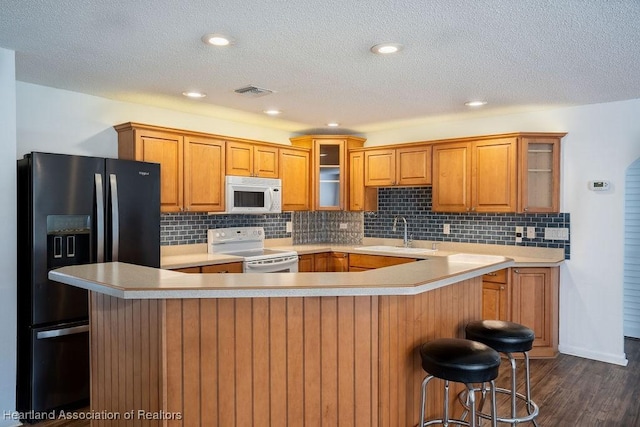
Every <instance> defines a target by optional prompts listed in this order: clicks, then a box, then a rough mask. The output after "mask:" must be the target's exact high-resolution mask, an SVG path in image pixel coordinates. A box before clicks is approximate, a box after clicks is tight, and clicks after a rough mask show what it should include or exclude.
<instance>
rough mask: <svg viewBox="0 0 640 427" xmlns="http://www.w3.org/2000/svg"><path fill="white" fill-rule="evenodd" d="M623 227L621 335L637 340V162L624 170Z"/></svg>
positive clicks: (639, 242) (639, 199) (639, 259)
mask: <svg viewBox="0 0 640 427" xmlns="http://www.w3.org/2000/svg"><path fill="white" fill-rule="evenodd" d="M625 187H626V192H625V213H624V218H625V225H624V236H625V237H624V304H623V306H624V313H623V316H624V317H623V318H624V325H623V329H624V335H625V336H627V337H633V338H640V159H638V160H636V161H635V162H634V163H633V164H632V165H631V166H629V169H627V177H626V185H625Z"/></svg>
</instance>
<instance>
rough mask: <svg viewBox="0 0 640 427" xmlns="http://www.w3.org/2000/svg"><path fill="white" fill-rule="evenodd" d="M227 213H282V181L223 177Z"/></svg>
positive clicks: (246, 177)
mask: <svg viewBox="0 0 640 427" xmlns="http://www.w3.org/2000/svg"><path fill="white" fill-rule="evenodd" d="M225 186H226V194H225V196H226V209H225V211H226V212H227V213H243V214H260V213H280V212H282V181H281V180H279V179H275V178H255V177H248V176H231V175H227V176H226V177H225Z"/></svg>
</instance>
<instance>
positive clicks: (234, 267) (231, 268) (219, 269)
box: [173, 262, 242, 273]
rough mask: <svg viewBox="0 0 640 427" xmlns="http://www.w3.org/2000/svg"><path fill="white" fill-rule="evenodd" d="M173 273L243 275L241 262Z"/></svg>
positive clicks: (193, 268) (183, 269) (185, 269)
mask: <svg viewBox="0 0 640 427" xmlns="http://www.w3.org/2000/svg"><path fill="white" fill-rule="evenodd" d="M173 271H179V272H180V273H242V263H241V262H228V263H225V264H212V265H203V266H202V267H186V268H176V269H174V270H173Z"/></svg>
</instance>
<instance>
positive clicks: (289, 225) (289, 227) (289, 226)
mask: <svg viewBox="0 0 640 427" xmlns="http://www.w3.org/2000/svg"><path fill="white" fill-rule="evenodd" d="M285 227H286V232H287V233H292V232H293V224H292V223H291V221H287V222H286V226H285Z"/></svg>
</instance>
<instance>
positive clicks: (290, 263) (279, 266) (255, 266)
mask: <svg viewBox="0 0 640 427" xmlns="http://www.w3.org/2000/svg"><path fill="white" fill-rule="evenodd" d="M243 271H244V272H245V273H297V272H298V256H297V255H287V256H283V257H276V258H265V259H257V260H252V261H245V262H244V263H243Z"/></svg>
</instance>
